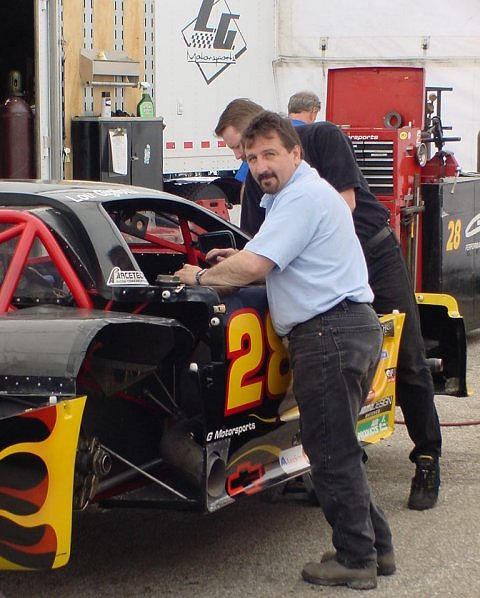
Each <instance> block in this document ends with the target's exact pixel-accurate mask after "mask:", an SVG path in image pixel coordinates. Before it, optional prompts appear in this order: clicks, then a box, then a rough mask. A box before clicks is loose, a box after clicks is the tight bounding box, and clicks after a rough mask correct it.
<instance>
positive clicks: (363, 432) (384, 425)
mask: <svg viewBox="0 0 480 598" xmlns="http://www.w3.org/2000/svg"><path fill="white" fill-rule="evenodd" d="M389 429H390V428H389V425H388V415H387V414H385V415H381V416H380V417H378V418H375V419H373V420H367V421H363V422H361V423H359V425H358V428H357V438H358V439H359V440H366V439H368V438H371V437H373V436H376V435H377V434H381V433H382V432H386V431H388V430H389Z"/></svg>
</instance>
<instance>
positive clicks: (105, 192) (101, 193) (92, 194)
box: [65, 188, 138, 202]
mask: <svg viewBox="0 0 480 598" xmlns="http://www.w3.org/2000/svg"><path fill="white" fill-rule="evenodd" d="M137 194H138V190H137V189H121V188H118V189H89V190H88V191H82V192H81V193H72V194H68V195H67V194H66V195H65V199H70V200H71V201H77V202H80V201H86V200H89V199H96V198H98V197H122V196H123V195H137Z"/></svg>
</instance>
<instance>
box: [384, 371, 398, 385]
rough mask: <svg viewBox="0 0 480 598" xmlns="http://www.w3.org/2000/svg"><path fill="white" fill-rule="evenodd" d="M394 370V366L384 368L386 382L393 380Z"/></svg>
mask: <svg viewBox="0 0 480 598" xmlns="http://www.w3.org/2000/svg"><path fill="white" fill-rule="evenodd" d="M395 372H396V368H388V369H386V370H385V376H386V377H387V381H388V382H393V381H394V380H395Z"/></svg>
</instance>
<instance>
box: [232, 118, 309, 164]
mask: <svg viewBox="0 0 480 598" xmlns="http://www.w3.org/2000/svg"><path fill="white" fill-rule="evenodd" d="M273 133H276V134H277V135H278V136H279V137H280V140H281V142H282V145H283V146H284V147H285V149H286V150H287V151H289V152H291V151H292V150H293V148H294V147H295V146H296V145H298V146H299V147H300V155H301V157H302V158H303V148H302V142H301V141H300V137H299V136H298V133H297V131H296V130H295V127H294V126H293V125H292V123H291V121H290V119H288V118H286V117H284V116H280V115H279V114H277V113H276V112H270V111H269V110H264V111H263V112H260V114H258V115H257V116H255V117H254V118H253V119H252V120H251V121H250V124H249V125H248V126H247V128H246V129H245V131H244V132H243V135H242V144H243V146H244V147H247V146H248V144H249V143H250V142H253V141H254V140H255V139H256V138H257V137H272V134H273Z"/></svg>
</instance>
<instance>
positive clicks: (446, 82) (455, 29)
mask: <svg viewBox="0 0 480 598" xmlns="http://www.w3.org/2000/svg"><path fill="white" fill-rule="evenodd" d="M276 11H277V22H278V31H277V46H278V55H277V57H276V60H275V63H274V65H275V66H274V70H275V82H276V94H277V97H278V103H279V109H280V110H284V111H285V110H286V106H287V102H288V98H289V97H290V95H291V94H292V93H294V92H296V91H299V90H302V89H311V90H313V91H315V92H316V93H317V94H318V95H319V96H320V98H321V99H322V100H324V99H325V96H326V73H327V69H328V68H339V67H342V66H343V67H351V66H367V65H377V66H383V65H404V66H423V67H424V68H425V69H426V79H427V85H429V86H434V85H438V86H442V87H453V88H454V89H453V91H451V92H444V94H443V96H442V122H443V124H444V125H451V126H452V127H453V130H452V131H451V132H450V131H447V132H446V133H445V134H446V135H447V136H460V137H462V141H461V142H457V143H450V144H447V145H446V147H445V149H447V150H450V151H453V152H454V153H455V156H456V158H457V160H458V162H459V164H460V166H461V167H462V169H463V171H473V170H476V167H477V134H478V132H479V131H480V5H479V2H478V0H457V1H456V2H454V3H452V2H450V1H449V0H436V1H435V2H430V3H427V2H419V1H418V0H397V1H394V0H335V1H332V0H315V1H314V0H312V1H306V0H277V2H276ZM323 104H324V102H323Z"/></svg>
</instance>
